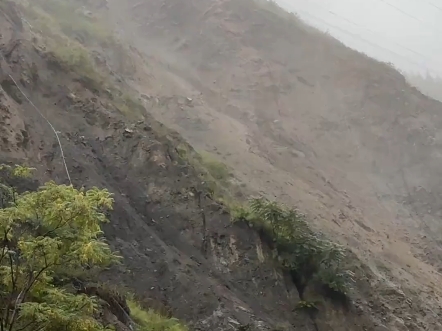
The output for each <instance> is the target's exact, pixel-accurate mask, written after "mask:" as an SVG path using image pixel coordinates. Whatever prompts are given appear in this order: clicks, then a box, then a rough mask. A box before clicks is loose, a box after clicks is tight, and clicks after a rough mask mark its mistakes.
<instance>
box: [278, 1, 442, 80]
mask: <svg viewBox="0 0 442 331" xmlns="http://www.w3.org/2000/svg"><path fill="white" fill-rule="evenodd" d="M275 1H276V2H277V3H278V4H279V5H280V6H281V7H283V8H285V9H287V10H289V11H292V12H295V13H297V14H298V16H299V17H300V18H301V19H303V20H304V21H306V22H308V23H309V24H311V25H314V26H316V27H318V28H319V29H321V30H323V31H328V32H329V33H330V34H331V35H333V36H334V37H336V38H337V39H339V40H341V41H342V42H343V43H345V44H346V45H347V46H349V47H352V48H355V49H357V50H359V51H361V52H364V53H366V54H367V55H369V56H372V57H375V58H378V59H379V60H382V61H385V62H391V63H393V64H394V65H395V66H396V67H397V68H398V69H401V70H405V71H408V72H410V71H411V72H417V71H419V72H420V73H425V72H427V71H428V72H430V73H432V74H433V75H439V76H442V1H441V0H275Z"/></svg>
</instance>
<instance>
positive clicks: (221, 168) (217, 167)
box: [200, 152, 232, 183]
mask: <svg viewBox="0 0 442 331" xmlns="http://www.w3.org/2000/svg"><path fill="white" fill-rule="evenodd" d="M200 157H201V164H202V166H203V167H205V168H206V169H207V171H208V172H209V173H210V175H211V176H212V177H213V178H214V179H216V180H218V181H221V182H223V183H226V182H227V181H229V179H230V178H231V177H232V174H231V173H230V171H229V168H228V167H227V166H226V165H225V164H224V163H222V162H220V161H218V160H217V159H216V158H215V157H214V156H213V155H212V154H211V153H209V152H201V153H200Z"/></svg>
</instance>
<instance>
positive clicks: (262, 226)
mask: <svg viewBox="0 0 442 331" xmlns="http://www.w3.org/2000/svg"><path fill="white" fill-rule="evenodd" d="M234 218H235V219H236V220H243V221H246V222H248V223H249V224H250V225H251V226H252V227H254V228H255V229H256V230H257V231H258V233H259V234H260V236H261V238H262V239H263V241H265V242H266V243H267V244H268V245H269V247H270V248H272V250H273V257H274V258H275V259H276V260H277V261H279V262H280V263H281V265H282V267H283V268H284V269H285V270H287V271H289V272H290V275H291V277H292V279H293V281H294V283H295V284H296V286H297V288H298V291H299V295H300V298H301V300H303V297H304V292H305V289H306V288H307V286H309V285H313V286H315V285H319V286H320V287H322V288H324V289H326V290H327V292H328V293H336V294H340V295H347V293H348V291H349V285H350V282H351V281H352V279H351V276H352V273H351V272H350V271H348V270H343V269H342V262H343V260H344V258H345V249H344V248H343V247H342V246H340V245H338V244H336V243H333V242H331V241H329V240H326V239H324V238H323V237H322V236H321V235H319V234H317V233H315V232H314V231H312V230H311V228H310V227H309V225H308V223H307V221H306V218H305V216H304V215H302V214H301V213H299V212H298V211H297V210H294V209H290V208H286V207H284V206H281V205H279V204H278V203H276V202H272V201H269V200H267V199H264V198H255V199H251V200H250V202H249V204H248V206H247V207H246V208H244V207H243V208H238V209H236V210H235V211H234Z"/></svg>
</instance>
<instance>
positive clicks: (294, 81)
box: [110, 0, 442, 300]
mask: <svg viewBox="0 0 442 331" xmlns="http://www.w3.org/2000/svg"><path fill="white" fill-rule="evenodd" d="M110 10H111V14H112V13H114V16H113V18H114V20H116V21H118V22H119V26H120V32H121V34H122V35H125V36H126V37H127V38H128V39H130V40H131V41H132V42H133V43H134V44H136V45H137V47H139V49H140V50H142V51H143V52H144V53H145V54H146V55H147V56H148V58H149V61H148V62H149V63H150V65H149V66H148V67H146V69H145V70H146V73H147V74H148V75H149V76H150V77H151V78H150V79H148V80H144V81H143V77H142V75H141V74H140V76H138V77H136V78H135V79H134V80H133V85H134V86H135V87H136V88H137V89H138V90H139V91H140V93H145V94H148V95H150V96H152V98H150V99H149V102H147V106H148V109H149V111H151V112H152V113H154V114H155V116H157V117H158V118H160V119H161V120H162V121H164V123H167V124H168V125H171V126H173V127H174V128H175V129H177V130H178V131H179V132H180V133H181V134H183V135H184V136H185V137H186V138H187V139H189V141H190V142H191V143H192V144H193V145H194V146H196V147H198V148H200V149H206V150H211V151H215V152H216V153H218V154H219V155H220V159H222V160H224V161H225V162H226V163H227V164H229V165H231V166H232V167H234V168H235V170H236V173H237V176H238V177H239V178H240V179H242V180H243V181H244V182H247V183H249V184H250V185H251V186H252V187H253V189H255V190H257V191H261V192H264V193H266V194H268V195H270V196H276V197H278V199H281V200H284V201H286V202H288V203H290V204H295V205H297V206H300V208H302V209H303V210H304V211H306V212H307V213H308V214H309V215H311V217H312V218H313V219H315V220H316V224H317V226H318V227H319V228H321V229H323V230H324V231H328V232H330V233H335V234H339V235H340V237H341V238H342V240H343V241H344V242H345V243H347V244H348V245H349V246H351V247H352V248H353V249H355V250H356V251H357V252H358V254H359V255H360V256H363V257H364V258H365V260H366V261H370V262H369V264H370V266H371V268H372V269H373V270H374V272H376V273H377V274H378V275H380V276H381V277H383V275H384V270H385V268H386V269H387V270H390V272H391V273H392V274H393V275H394V278H393V283H394V284H396V285H397V286H399V287H404V288H411V289H414V290H415V291H419V290H420V289H421V288H422V286H424V288H425V289H426V290H425V291H426V293H427V295H428V296H430V297H434V298H435V299H436V300H438V299H437V295H434V294H433V293H434V292H437V293H439V288H440V284H441V275H440V267H441V260H440V256H441V254H440V253H441V244H440V239H439V238H440V233H441V228H440V224H441V222H440V216H441V211H440V204H439V202H438V201H439V199H440V193H441V192H440V187H441V185H440V183H439V178H440V169H441V167H440V155H441V148H440V146H441V145H440V135H439V134H438V132H439V131H440V130H439V128H440V127H441V123H440V121H441V117H440V116H439V112H440V109H441V107H442V106H441V104H440V103H439V102H437V101H434V100H432V99H430V98H428V97H426V96H424V95H422V94H421V93H420V92H419V91H418V90H416V89H415V88H413V87H411V86H409V85H408V84H407V82H406V80H405V79H404V77H403V76H402V75H401V74H399V73H398V72H397V71H395V70H394V69H393V68H391V67H390V66H388V65H386V64H382V63H379V62H377V61H374V60H373V59H370V58H368V57H366V56H364V55H362V54H359V53H357V52H355V51H352V50H350V49H348V48H346V47H344V46H343V45H342V44H340V43H339V42H337V41H336V40H334V39H332V38H330V37H328V36H326V35H324V34H322V33H319V32H317V31H316V30H314V29H312V28H309V27H308V26H306V25H304V24H302V23H301V22H300V21H298V20H296V19H293V18H290V15H287V14H284V12H283V11H281V10H278V9H277V8H275V7H274V6H268V5H264V4H262V3H261V4H260V3H257V2H255V1H248V0H242V1H228V0H227V1H215V0H214V1H209V0H195V1H186V2H182V1H168V2H165V1H162V2H161V1H129V2H127V3H125V5H124V6H123V5H122V4H121V3H119V2H112V1H110ZM125 11H126V14H125V15H124V14H122V13H124V12H125ZM115 14H118V15H115ZM186 97H190V98H192V99H193V104H192V107H188V106H187V105H185V104H184V103H183V102H180V100H183V99H184V98H186ZM387 278H388V277H387Z"/></svg>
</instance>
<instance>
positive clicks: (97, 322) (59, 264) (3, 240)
mask: <svg viewBox="0 0 442 331" xmlns="http://www.w3.org/2000/svg"><path fill="white" fill-rule="evenodd" d="M30 175H31V169H29V168H27V167H21V166H15V167H10V166H2V167H0V330H1V331H18V330H20V331H35V330H38V331H40V330H41V331H55V330H67V331H98V330H108V329H109V327H113V324H112V322H109V321H107V320H105V319H104V318H103V317H102V316H104V315H103V314H101V313H102V312H103V310H105V309H109V302H110V301H109V300H107V299H109V298H107V297H109V295H111V294H106V293H107V292H106V293H104V292H103V290H102V289H99V288H96V287H91V288H87V287H86V288H83V287H82V286H80V287H78V286H76V284H77V285H78V284H82V281H81V280H79V279H78V278H77V277H78V275H82V274H89V275H93V274H95V273H94V271H98V272H99V271H102V270H104V268H105V267H107V266H109V265H110V264H113V263H116V262H118V261H119V260H120V257H119V256H118V255H117V254H115V252H113V251H112V250H111V248H110V246H109V245H108V244H107V242H106V241H105V239H104V237H103V235H102V231H101V225H102V224H103V223H105V222H107V221H108V220H107V217H106V211H107V210H110V209H111V208H112V204H113V199H112V196H111V194H110V193H109V192H108V191H107V190H101V189H98V188H91V189H88V190H86V189H76V188H74V187H73V186H72V185H69V186H67V185H57V184H55V183H54V182H49V183H47V184H45V185H44V186H42V187H40V188H39V189H37V190H34V191H31V192H21V193H20V192H19V190H18V188H17V187H18V186H16V185H15V184H14V183H20V182H21V180H22V179H23V180H24V179H25V178H27V177H29V176H30ZM100 293H101V294H100ZM103 293H104V294H103ZM119 300H120V299H119ZM122 300H123V301H122V304H119V307H120V309H123V310H124V308H122V305H123V306H126V303H125V299H122ZM113 301H115V300H113ZM128 305H129V306H130V309H131V310H132V315H133V320H135V321H136V323H138V324H137V325H135V327H136V329H137V330H140V331H144V330H146V331H147V330H149V331H155V330H164V331H168V330H171V331H184V330H186V329H185V328H184V327H183V326H181V324H180V323H179V322H178V321H177V320H175V319H170V318H166V317H163V316H161V315H159V314H157V313H155V312H154V311H151V310H149V311H143V310H142V309H141V307H140V306H138V305H137V304H136V303H135V302H134V301H130V302H129V303H128ZM106 307H107V308H106ZM125 311H126V310H125ZM128 313H129V310H128V312H124V314H126V315H127V314H128ZM129 321H130V322H132V319H131V318H130V319H129ZM109 323H110V325H109Z"/></svg>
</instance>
